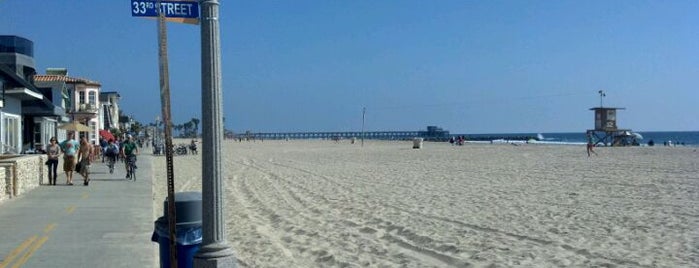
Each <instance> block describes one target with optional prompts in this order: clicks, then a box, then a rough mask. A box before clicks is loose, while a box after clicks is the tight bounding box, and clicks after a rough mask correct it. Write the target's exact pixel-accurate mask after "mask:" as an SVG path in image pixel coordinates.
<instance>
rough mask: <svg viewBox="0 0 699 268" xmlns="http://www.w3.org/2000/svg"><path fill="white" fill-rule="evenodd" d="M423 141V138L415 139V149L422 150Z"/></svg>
mask: <svg viewBox="0 0 699 268" xmlns="http://www.w3.org/2000/svg"><path fill="white" fill-rule="evenodd" d="M423 140H424V139H423V138H414V139H413V149H421V148H422V141H423Z"/></svg>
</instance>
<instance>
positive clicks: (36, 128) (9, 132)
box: [0, 35, 120, 154]
mask: <svg viewBox="0 0 699 268" xmlns="http://www.w3.org/2000/svg"><path fill="white" fill-rule="evenodd" d="M34 66H35V65H34V43H33V42H32V41H30V40H28V39H25V38H22V37H19V36H12V35H0V90H1V92H0V153H2V154H8V153H10V154H16V153H23V152H31V151H34V150H35V149H43V148H44V147H45V146H46V144H48V141H49V139H50V138H51V137H53V136H55V137H57V138H58V140H63V139H65V137H66V131H65V130H62V129H59V126H60V124H62V123H67V122H70V121H77V122H80V123H82V124H84V125H86V126H88V127H90V128H91V129H92V131H89V132H81V133H80V135H81V136H85V137H87V138H88V139H89V141H90V142H92V143H97V142H98V139H99V130H101V129H111V128H115V127H118V126H119V123H118V115H119V104H118V103H119V99H120V96H119V94H118V93H117V92H101V85H100V83H99V82H97V81H93V80H90V79H85V78H75V77H70V76H68V70H67V69H65V68H49V69H48V70H46V74H45V75H42V74H37V73H36V69H35V67H34Z"/></svg>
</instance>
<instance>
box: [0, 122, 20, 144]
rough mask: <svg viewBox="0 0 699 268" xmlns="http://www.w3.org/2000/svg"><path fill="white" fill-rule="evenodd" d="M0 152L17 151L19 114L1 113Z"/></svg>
mask: <svg viewBox="0 0 699 268" xmlns="http://www.w3.org/2000/svg"><path fill="white" fill-rule="evenodd" d="M0 129H2V131H3V132H2V150H0V151H2V153H19V148H20V145H19V116H18V115H14V114H6V113H5V114H3V116H2V128H0Z"/></svg>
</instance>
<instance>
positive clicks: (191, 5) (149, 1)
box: [131, 0, 199, 19]
mask: <svg viewBox="0 0 699 268" xmlns="http://www.w3.org/2000/svg"><path fill="white" fill-rule="evenodd" d="M157 2H158V1H157V0H131V16H132V17H156V18H157V17H158V14H159V12H158V8H157ZM160 11H162V12H163V13H165V17H166V18H177V19H197V18H199V3H198V2H197V1H177V0H170V1H160Z"/></svg>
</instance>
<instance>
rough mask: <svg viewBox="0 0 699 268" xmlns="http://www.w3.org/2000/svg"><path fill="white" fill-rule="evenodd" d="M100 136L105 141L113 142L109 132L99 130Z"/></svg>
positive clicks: (112, 136)
mask: <svg viewBox="0 0 699 268" xmlns="http://www.w3.org/2000/svg"><path fill="white" fill-rule="evenodd" d="M100 136H101V137H102V138H105V139H106V140H115V139H114V135H112V133H111V132H109V130H105V129H102V130H100Z"/></svg>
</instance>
